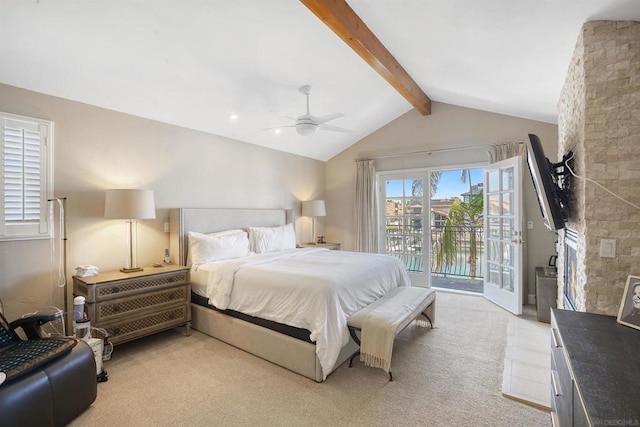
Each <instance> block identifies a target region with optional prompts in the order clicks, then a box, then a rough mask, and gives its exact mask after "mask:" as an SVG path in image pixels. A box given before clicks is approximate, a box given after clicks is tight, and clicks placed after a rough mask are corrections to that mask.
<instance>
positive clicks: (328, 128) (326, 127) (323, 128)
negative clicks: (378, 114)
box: [320, 125, 353, 133]
mask: <svg viewBox="0 0 640 427" xmlns="http://www.w3.org/2000/svg"><path fill="white" fill-rule="evenodd" d="M320 130H330V131H333V132H342V133H351V132H353V131H352V130H351V129H345V128H340V127H338V126H332V125H320Z"/></svg>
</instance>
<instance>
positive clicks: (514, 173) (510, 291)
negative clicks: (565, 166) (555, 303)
mask: <svg viewBox="0 0 640 427" xmlns="http://www.w3.org/2000/svg"><path fill="white" fill-rule="evenodd" d="M520 164H521V158H520V157H519V156H517V157H512V158H510V159H507V160H503V161H501V162H497V163H494V164H492V165H489V166H487V167H485V172H484V181H485V184H484V187H485V191H484V206H485V221H484V224H485V225H484V226H485V232H484V235H485V248H486V257H485V263H486V264H485V270H484V271H485V272H486V273H485V279H484V296H485V297H486V298H487V299H489V300H491V301H493V302H495V303H496V304H498V305H500V306H501V307H503V308H505V309H507V310H508V311H510V312H512V313H514V314H522V276H523V275H522V244H523V241H522V238H523V233H522V220H521V209H522V201H521V199H522V197H521V193H522V191H521V187H522V171H521V167H520Z"/></svg>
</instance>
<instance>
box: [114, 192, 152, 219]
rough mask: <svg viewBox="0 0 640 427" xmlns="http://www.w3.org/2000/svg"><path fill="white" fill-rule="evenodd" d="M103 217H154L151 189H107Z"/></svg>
mask: <svg viewBox="0 0 640 427" xmlns="http://www.w3.org/2000/svg"><path fill="white" fill-rule="evenodd" d="M104 217H105V218H114V219H154V218H155V217H156V206H155V201H154V197H153V191H152V190H108V191H107V195H106V198H105V201H104Z"/></svg>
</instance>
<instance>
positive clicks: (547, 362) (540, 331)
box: [502, 317, 551, 410]
mask: <svg viewBox="0 0 640 427" xmlns="http://www.w3.org/2000/svg"><path fill="white" fill-rule="evenodd" d="M550 333H551V332H550V325H549V324H548V323H541V322H538V321H536V320H530V319H527V318H524V317H514V318H512V319H511V320H510V321H509V326H508V329H507V348H506V353H505V358H504V371H503V374H502V394H503V395H504V396H506V397H509V398H512V399H515V400H519V401H522V402H525V403H528V404H530V405H533V406H537V407H539V408H541V409H545V410H550V401H551V395H550V393H551V388H550V381H551V380H550V376H551V375H550V370H551V344H550V339H551V338H550Z"/></svg>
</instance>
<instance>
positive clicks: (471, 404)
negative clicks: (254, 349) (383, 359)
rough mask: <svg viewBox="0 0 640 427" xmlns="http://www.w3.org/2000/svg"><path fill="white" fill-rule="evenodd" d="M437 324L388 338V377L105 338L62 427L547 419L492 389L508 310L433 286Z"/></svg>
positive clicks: (179, 344) (220, 346)
mask: <svg viewBox="0 0 640 427" xmlns="http://www.w3.org/2000/svg"><path fill="white" fill-rule="evenodd" d="M437 298H438V299H437V308H436V316H437V322H436V324H437V328H436V329H433V330H430V329H424V328H417V327H414V326H410V327H409V328H407V329H406V330H405V331H404V332H403V333H402V334H401V335H400V336H398V338H397V339H396V346H395V349H394V354H393V372H394V381H393V382H389V381H388V378H387V376H386V374H385V373H384V372H383V371H382V370H379V369H373V368H368V367H365V366H363V365H362V364H360V363H359V362H357V363H355V366H354V367H353V368H351V369H349V367H348V363H345V364H344V365H342V366H341V367H339V368H338V369H337V370H336V371H335V372H334V373H333V374H332V375H330V376H329V377H328V378H327V381H325V382H324V383H316V382H314V381H311V380H309V379H307V378H304V377H301V376H299V375H297V374H294V373H292V372H290V371H287V370H285V369H283V368H280V367H278V366H276V365H273V364H271V363H269V362H266V361H263V360H261V359H259V358H257V357H255V356H252V355H250V354H248V353H245V352H243V351H241V350H238V349H235V348H233V347H231V346H229V345H226V344H224V343H222V342H220V341H217V340H215V339H213V338H210V337H208V336H206V335H203V334H201V333H199V332H194V333H193V334H192V335H191V336H190V337H185V336H183V335H182V329H174V330H171V331H167V332H163V333H159V334H156V335H153V336H150V337H147V338H143V339H140V340H137V341H134V342H131V343H128V344H123V345H120V346H117V347H116V348H115V350H114V355H113V358H112V360H110V361H108V362H106V369H107V370H108V371H109V381H108V382H106V383H102V384H99V385H98V399H97V400H96V402H95V403H94V404H93V405H92V407H91V408H89V409H88V410H87V411H86V412H85V413H84V414H82V415H81V416H80V417H78V418H77V419H76V420H75V421H74V422H73V423H72V425H73V426H100V425H115V426H119V427H122V426H211V425H225V426H238V425H239V426H253V425H260V426H262V425H269V426H272V425H273V426H300V425H312V426H390V425H401V426H515V425H517V426H536V427H537V426H549V425H551V421H550V417H549V413H548V412H545V411H542V410H540V409H536V408H533V407H530V406H527V405H525V404H522V403H520V402H516V401H513V400H511V399H507V398H505V397H503V396H502V394H501V383H502V371H503V359H504V356H505V346H506V337H507V325H508V322H509V318H511V317H512V316H511V315H510V314H509V313H507V312H505V311H504V310H502V309H500V308H498V307H497V306H495V305H493V304H492V303H490V302H488V301H486V300H485V299H484V298H482V297H475V296H467V295H457V294H448V293H443V292H438V297H437Z"/></svg>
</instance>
